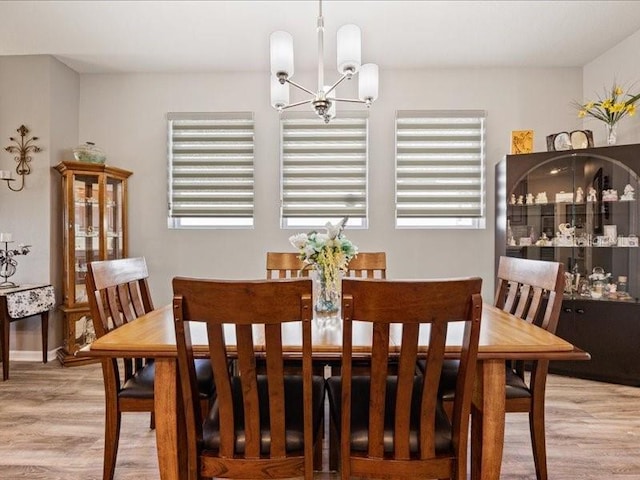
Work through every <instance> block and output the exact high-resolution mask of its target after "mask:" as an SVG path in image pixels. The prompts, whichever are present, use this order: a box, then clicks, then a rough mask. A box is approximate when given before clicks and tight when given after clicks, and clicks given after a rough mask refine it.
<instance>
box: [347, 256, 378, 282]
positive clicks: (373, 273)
mask: <svg viewBox="0 0 640 480" xmlns="http://www.w3.org/2000/svg"><path fill="white" fill-rule="evenodd" d="M345 277H352V278H387V255H386V253H385V252H360V253H358V255H356V256H355V257H354V258H352V259H351V261H350V262H349V266H348V270H347V273H346V275H345Z"/></svg>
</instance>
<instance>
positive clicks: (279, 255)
mask: <svg viewBox="0 0 640 480" xmlns="http://www.w3.org/2000/svg"><path fill="white" fill-rule="evenodd" d="M310 271H311V269H310V268H309V265H306V264H305V263H304V262H303V261H302V260H300V256H299V255H298V254H297V253H293V252H267V278H298V277H308V276H309V272H310ZM386 276H387V256H386V254H385V252H359V253H358V255H356V256H355V257H354V258H352V259H351V261H350V262H349V266H348V270H347V272H346V274H345V277H356V278H358V277H363V278H386Z"/></svg>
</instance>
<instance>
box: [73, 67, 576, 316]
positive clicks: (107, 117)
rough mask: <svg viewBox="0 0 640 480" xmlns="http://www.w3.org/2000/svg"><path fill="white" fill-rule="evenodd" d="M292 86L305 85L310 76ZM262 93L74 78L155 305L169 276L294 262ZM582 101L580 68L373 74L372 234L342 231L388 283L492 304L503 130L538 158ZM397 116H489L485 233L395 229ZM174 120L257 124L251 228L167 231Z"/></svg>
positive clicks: (248, 85)
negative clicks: (449, 291)
mask: <svg viewBox="0 0 640 480" xmlns="http://www.w3.org/2000/svg"><path fill="white" fill-rule="evenodd" d="M296 80H297V81H298V82H301V83H303V84H304V85H311V86H312V85H313V82H314V72H308V74H307V75H296ZM354 83H355V82H354ZM268 87H269V82H268V76H267V75H266V74H257V73H238V74H233V73H228V74H199V75H187V74H172V75H169V74H167V75H154V74H123V75H82V76H81V79H80V140H81V141H85V140H91V141H95V142H96V143H97V144H98V145H99V146H101V147H103V148H104V149H105V151H106V152H107V155H108V159H107V162H108V163H110V164H113V165H116V166H119V167H123V168H128V169H131V170H133V172H134V175H133V176H132V177H131V178H130V189H129V192H130V199H129V200H130V207H131V211H130V227H131V231H130V253H131V254H132V255H144V256H145V257H146V258H147V260H148V263H149V268H150V271H151V275H152V280H151V288H152V293H153V295H154V300H155V302H156V303H157V304H158V305H161V304H164V303H166V302H168V301H170V298H171V286H170V280H171V278H172V277H173V276H174V275H193V276H207V277H220V278H242V277H244V278H260V277H263V276H264V265H265V252H266V251H268V250H276V251H293V248H292V247H291V246H290V245H289V243H288V241H287V238H288V237H289V235H291V234H292V233H294V232H295V231H293V230H281V229H280V228H279V219H278V214H279V207H278V202H279V185H280V183H279V159H278V148H279V144H278V115H277V113H276V112H275V111H273V110H272V109H271V108H270V106H269V91H268ZM338 93H339V96H346V93H344V92H338ZM581 95H582V72H581V69H578V68H573V69H571V68H570V69H515V68H514V69H452V70H444V69H440V70H419V71H417V70H411V71H408V70H404V71H382V72H381V79H380V98H379V100H378V101H377V102H376V103H375V104H374V105H373V107H372V108H371V111H370V126H369V129H370V166H369V175H370V176H369V187H370V200H369V212H370V219H369V220H370V222H369V223H370V225H369V229H368V230H350V231H348V235H349V237H350V238H351V239H352V240H353V241H354V242H355V243H356V245H358V246H359V248H360V249H361V250H362V251H365V250H368V251H374V250H384V251H386V252H387V255H388V266H389V271H388V275H389V277H390V278H420V277H423V278H425V277H447V276H465V275H479V276H481V277H483V278H484V280H485V288H484V294H485V296H486V298H489V299H491V298H492V297H493V236H494V234H493V225H494V223H493V222H494V214H493V210H494V204H493V191H494V187H493V184H494V176H493V171H494V168H493V167H494V164H495V163H496V162H498V161H499V160H500V159H502V158H503V156H504V155H505V154H506V153H508V149H509V144H510V135H511V130H520V129H533V130H534V131H535V147H536V150H544V149H545V139H544V137H545V136H546V135H547V134H549V133H552V132H557V131H561V130H564V129H566V128H567V125H568V124H575V123H576V122H575V112H574V111H573V110H572V109H571V108H570V107H569V106H568V104H569V102H570V100H571V99H573V98H579V97H581ZM398 109H483V110H486V111H487V132H488V135H487V172H486V173H487V211H488V215H487V228H486V229H485V230H456V231H452V230H406V229H405V230H396V229H394V205H393V201H394V116H395V111H396V110H398ZM171 111H174V112H179V111H183V112H190V111H191V112H193V111H222V112H225V111H253V112H254V113H255V125H256V126H255V131H256V137H255V138H256V148H255V153H256V156H255V164H256V187H255V192H256V226H255V229H253V230H195V231H194V230H168V229H167V226H166V224H167V221H166V205H167V193H166V192H167V154H166V143H167V133H166V132H167V124H166V113H167V112H171ZM339 114H340V113H338V115H339Z"/></svg>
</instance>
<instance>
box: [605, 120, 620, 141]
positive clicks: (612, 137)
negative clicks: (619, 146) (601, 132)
mask: <svg viewBox="0 0 640 480" xmlns="http://www.w3.org/2000/svg"><path fill="white" fill-rule="evenodd" d="M617 140H618V124H617V123H614V124H612V125H610V124H607V145H615V144H616V141H617Z"/></svg>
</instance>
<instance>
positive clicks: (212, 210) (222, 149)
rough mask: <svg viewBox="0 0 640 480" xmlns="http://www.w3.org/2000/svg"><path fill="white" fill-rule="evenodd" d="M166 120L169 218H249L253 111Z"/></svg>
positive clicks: (178, 115)
mask: <svg viewBox="0 0 640 480" xmlns="http://www.w3.org/2000/svg"><path fill="white" fill-rule="evenodd" d="M168 119H169V158H170V161H169V164H170V165H169V168H170V171H169V189H170V194H169V216H170V217H171V218H186V217H201V218H215V217H224V218H228V219H231V218H253V203H254V201H253V156H254V155H253V145H254V137H253V135H254V121H253V114H252V113H170V114H169V115H168Z"/></svg>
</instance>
